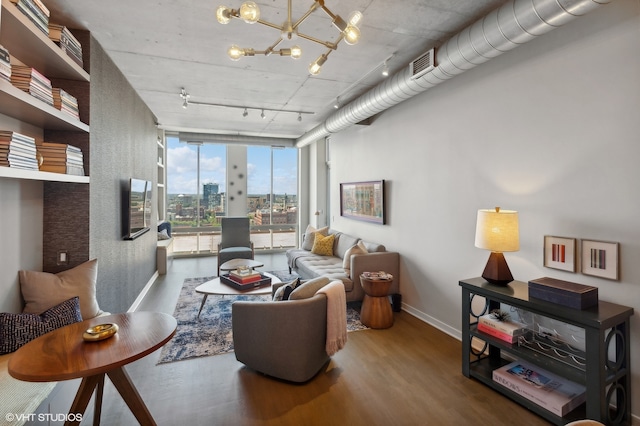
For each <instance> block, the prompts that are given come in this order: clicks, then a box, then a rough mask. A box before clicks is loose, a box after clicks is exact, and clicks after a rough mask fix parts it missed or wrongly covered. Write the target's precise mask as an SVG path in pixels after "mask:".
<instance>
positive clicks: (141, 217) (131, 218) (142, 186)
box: [123, 178, 153, 240]
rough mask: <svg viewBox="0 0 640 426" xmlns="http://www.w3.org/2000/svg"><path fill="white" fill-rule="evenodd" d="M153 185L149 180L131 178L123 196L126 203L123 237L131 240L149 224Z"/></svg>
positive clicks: (142, 232)
mask: <svg viewBox="0 0 640 426" xmlns="http://www.w3.org/2000/svg"><path fill="white" fill-rule="evenodd" d="M152 195H153V187H152V184H151V181H148V180H143V179H135V178H131V179H130V180H129V188H128V196H127V197H123V198H124V199H125V203H126V204H127V205H126V215H125V216H126V218H125V233H126V235H125V237H124V238H125V239H126V240H133V239H135V238H137V237H139V236H140V235H142V234H144V233H145V232H147V231H149V229H150V228H149V227H150V226H151V206H152V204H151V199H152Z"/></svg>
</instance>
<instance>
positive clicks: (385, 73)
mask: <svg viewBox="0 0 640 426" xmlns="http://www.w3.org/2000/svg"><path fill="white" fill-rule="evenodd" d="M382 75H383V76H384V77H388V76H389V66H387V61H384V66H383V67H382Z"/></svg>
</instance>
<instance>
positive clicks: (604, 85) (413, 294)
mask: <svg viewBox="0 0 640 426" xmlns="http://www.w3.org/2000/svg"><path fill="white" fill-rule="evenodd" d="M639 48H640V1H639V0H618V1H614V2H613V3H611V4H609V5H605V6H603V7H602V8H600V9H598V10H596V11H594V12H592V13H591V14H589V15H587V16H585V17H582V18H580V19H578V20H576V21H574V22H571V23H569V24H568V25H567V26H565V27H562V28H559V29H556V30H554V31H552V32H551V33H548V34H546V35H544V36H542V37H540V38H538V39H537V40H534V41H532V42H530V43H528V44H526V45H523V46H521V47H518V48H517V49H515V50H513V51H511V52H507V53H505V54H503V55H502V56H500V57H498V58H496V59H494V60H492V61H490V62H488V63H486V64H483V65H481V66H479V67H477V68H475V69H473V70H470V71H468V72H466V73H465V74H462V75H460V76H457V77H455V78H454V79H452V80H450V81H448V82H445V83H443V84H441V85H440V86H437V87H435V88H432V89H430V90H428V91H427V92H425V93H423V94H421V95H419V96H417V97H415V98H413V99H411V100H409V101H406V102H404V103H403V104H400V105H398V106H396V107H394V108H392V109H390V110H388V111H386V112H384V113H382V114H381V115H380V116H379V117H377V118H376V120H375V121H374V122H373V124H371V125H370V126H354V127H352V128H350V129H348V130H346V131H344V132H341V133H339V134H335V135H332V137H331V138H332V141H331V165H332V167H331V190H332V191H331V192H332V195H331V218H330V219H331V225H332V227H334V228H336V229H339V230H343V231H346V232H349V233H353V234H355V235H359V236H362V237H365V238H367V239H369V240H373V241H378V242H381V243H383V244H385V245H386V246H387V248H388V249H390V250H396V251H398V252H400V254H401V271H400V289H401V293H402V295H403V302H404V303H406V304H407V305H408V309H409V310H410V311H411V312H412V313H414V314H416V315H418V316H420V317H421V318H423V319H425V320H426V321H428V322H431V323H433V324H435V325H437V326H439V327H440V328H442V329H443V330H445V331H447V332H449V333H451V334H452V335H454V336H460V326H461V324H460V317H461V315H460V312H461V311H460V310H461V307H460V299H461V294H460V293H461V292H460V287H459V286H458V281H459V280H460V279H464V278H470V277H475V276H479V275H480V274H481V273H482V270H483V268H484V265H485V263H486V261H487V258H488V256H489V253H488V252H486V251H484V250H480V249H477V248H475V247H474V233H475V219H476V211H477V209H479V208H493V207H494V206H501V207H502V208H505V209H514V210H518V211H519V212H520V233H521V235H520V238H521V240H520V245H521V249H520V251H519V252H516V253H507V254H506V255H505V257H506V258H507V262H508V263H509V265H510V267H511V271H512V272H513V275H514V277H515V278H516V279H517V280H520V281H527V280H529V279H534V278H539V277H542V276H551V277H555V278H559V279H564V280H568V281H574V282H578V283H583V284H589V285H594V286H597V287H598V288H599V295H600V299H601V300H606V301H610V302H615V303H619V304H623V305H627V306H632V307H634V309H635V310H636V311H638V310H639V309H640V262H638V259H640V219H639V213H640V191H639V189H638V183H639V182H640V167H639V165H638V163H639V161H640V116H639V112H640V59H639V55H638V53H639ZM370 179H385V180H386V181H387V190H388V191H387V218H388V224H387V225H385V226H381V225H373V224H368V223H364V222H357V221H354V220H350V219H346V218H341V217H340V213H339V196H338V188H339V184H340V182H345V181H357V180H370ZM544 235H556V236H565V237H574V238H578V239H596V240H605V241H617V242H620V247H621V264H620V267H621V280H620V281H618V282H616V281H609V280H605V279H598V278H594V277H589V276H585V275H582V274H580V273H578V274H572V273H568V272H563V271H559V270H555V269H548V268H544V267H543V266H542V264H543V259H542V257H543V256H542V255H543V245H542V244H543V236H544ZM631 329H632V347H631V358H632V360H633V362H632V374H633V375H632V388H633V390H634V391H635V396H634V404H633V407H632V411H633V412H634V413H636V415H638V414H640V398H638V397H637V394H638V393H639V392H640V312H636V314H635V315H634V317H632V326H631Z"/></svg>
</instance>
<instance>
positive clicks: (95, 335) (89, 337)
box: [82, 323, 118, 342]
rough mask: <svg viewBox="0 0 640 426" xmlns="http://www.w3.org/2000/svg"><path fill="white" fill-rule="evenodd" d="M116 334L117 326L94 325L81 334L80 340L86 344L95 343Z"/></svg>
mask: <svg viewBox="0 0 640 426" xmlns="http://www.w3.org/2000/svg"><path fill="white" fill-rule="evenodd" d="M117 332H118V324H114V323H108V324H99V325H94V326H93V327H90V328H88V329H87V330H86V331H85V332H84V333H83V334H82V338H83V339H84V340H86V341H87V342H97V341H99V340H104V339H108V338H109V337H111V336H113V335H114V334H116V333H117Z"/></svg>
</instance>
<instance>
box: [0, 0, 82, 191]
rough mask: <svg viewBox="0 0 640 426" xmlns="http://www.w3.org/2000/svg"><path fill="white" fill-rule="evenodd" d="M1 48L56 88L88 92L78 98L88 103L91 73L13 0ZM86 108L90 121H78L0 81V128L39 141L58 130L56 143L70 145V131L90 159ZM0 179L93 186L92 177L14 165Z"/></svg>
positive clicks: (1, 25) (6, 9)
mask: <svg viewBox="0 0 640 426" xmlns="http://www.w3.org/2000/svg"><path fill="white" fill-rule="evenodd" d="M0 44H1V45H2V46H4V48H6V49H7V50H8V51H9V53H10V55H11V62H12V65H14V64H21V65H27V66H29V67H33V68H34V69H37V70H38V71H39V72H41V73H42V74H44V75H45V76H46V77H47V78H49V79H51V80H52V81H55V82H56V86H57V87H61V86H63V85H65V84H69V83H67V82H73V83H71V86H72V88H70V89H69V91H73V92H76V93H78V91H79V90H80V91H83V92H87V93H78V94H77V95H75V96H80V97H82V98H84V99H86V100H88V98H89V96H88V90H89V81H90V77H89V73H88V72H87V71H85V70H84V69H83V68H82V67H80V66H79V65H78V64H77V63H76V62H74V61H73V60H72V59H71V58H70V57H69V56H68V55H67V54H65V53H64V52H63V51H62V49H60V47H59V46H58V45H57V44H55V43H54V42H53V41H51V40H50V39H49V38H48V37H47V35H46V34H44V33H43V32H42V31H40V30H39V29H38V28H37V27H36V25H35V24H34V23H33V22H31V21H30V20H29V18H28V17H27V16H25V15H24V14H23V13H22V12H21V11H20V10H18V8H17V7H16V5H15V4H13V3H12V2H11V1H10V0H2V7H1V9H0ZM84 110H85V114H83V115H84V118H85V122H83V121H82V117H81V118H80V119H76V118H75V117H72V116H70V115H69V114H66V113H64V112H62V111H60V110H58V109H56V108H55V107H53V106H52V105H48V104H47V103H45V102H42V101H41V100H39V99H37V98H36V97H34V96H31V95H30V94H29V93H26V92H24V91H22V90H20V89H18V88H16V87H14V86H13V85H12V84H11V83H10V82H8V81H4V80H0V128H2V129H3V130H13V131H18V132H22V133H27V134H28V136H30V137H33V138H35V139H36V141H39V142H42V141H43V140H44V138H45V137H47V136H48V135H49V133H48V131H54V132H55V134H56V137H58V138H59V139H58V140H56V141H55V142H60V143H69V141H68V140H67V138H66V136H65V133H66V132H70V133H72V134H73V137H72V139H73V140H75V141H77V140H78V139H82V142H83V145H84V146H83V147H82V149H83V151H86V152H83V154H84V157H85V158H86V160H85V161H88V157H89V152H88V142H89V131H90V130H89V124H88V106H85V108H84ZM25 128H26V129H27V131H26V132H25V130H24V129H25ZM29 133H31V134H29ZM79 135H83V136H79ZM88 170H89V168H88V164H86V166H85V172H88ZM0 178H11V179H33V180H42V181H55V182H73V183H89V176H72V175H66V174H61V173H49V172H40V171H36V170H21V169H12V168H10V167H0Z"/></svg>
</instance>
